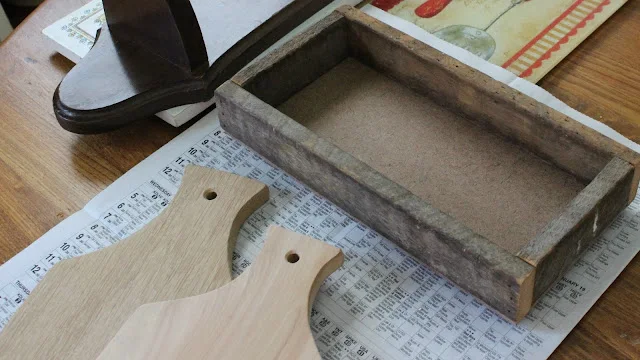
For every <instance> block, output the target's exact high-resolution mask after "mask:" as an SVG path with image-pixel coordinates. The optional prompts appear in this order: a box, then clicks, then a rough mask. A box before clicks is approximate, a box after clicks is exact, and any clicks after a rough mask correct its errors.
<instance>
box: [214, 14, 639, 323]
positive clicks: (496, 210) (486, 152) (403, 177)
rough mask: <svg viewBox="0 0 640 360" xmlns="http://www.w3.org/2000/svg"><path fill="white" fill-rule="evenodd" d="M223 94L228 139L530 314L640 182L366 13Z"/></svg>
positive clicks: (608, 147)
mask: <svg viewBox="0 0 640 360" xmlns="http://www.w3.org/2000/svg"><path fill="white" fill-rule="evenodd" d="M216 96H217V100H216V102H217V104H218V106H219V115H220V121H221V123H222V126H223V128H224V129H225V130H227V131H228V132H229V133H231V134H232V135H233V136H235V137H237V138H238V139H240V140H241V141H243V142H244V143H245V144H247V145H249V146H250V147H252V148H253V149H255V150H256V151H257V152H259V153H260V154H262V155H263V156H265V157H266V158H267V159H269V160H271V161H272V162H274V163H275V164H276V165H278V166H280V167H281V168H282V169H284V170H286V171H287V172H289V173H290V174H292V175H294V176H296V177H297V178H298V179H300V180H301V181H303V182H305V183H306V184H308V185H310V186H311V187H312V188H313V189H315V190H316V191H318V192H319V193H321V194H322V195H324V196H326V197H327V198H328V199H330V200H331V201H333V202H334V203H336V204H337V205H339V206H340V207H342V208H343V209H345V210H347V211H348V212H350V213H351V214H352V215H354V216H356V217H357V218H358V219H360V220H361V221H362V222H364V223H366V224H367V225H369V226H371V227H372V228H374V229H376V230H377V231H379V232H380V233H382V234H383V235H385V236H387V237H388V238H389V239H391V240H393V241H395V242H396V243H398V244H400V245H401V246H402V247H403V248H404V249H406V250H407V251H409V252H410V253H412V254H413V255H415V256H416V257H418V258H419V259H420V260H422V261H424V262H425V263H426V264H427V265H428V266H430V267H432V268H433V269H435V270H436V271H438V272H440V273H441V274H443V275H445V276H446V277H448V278H449V279H451V280H452V281H454V282H456V283H457V284H458V285H460V286H461V287H462V288H464V289H466V290H468V291H469V292H471V293H472V294H474V295H476V296H477V297H479V298H480V299H482V300H483V301H485V302H486V303H487V304H489V305H490V306H492V307H494V308H495V309H497V310H498V311H500V312H501V313H502V314H503V315H504V316H506V317H507V318H510V319H512V320H515V321H518V320H520V319H521V318H522V317H523V316H524V315H525V314H526V313H527V312H528V311H529V309H530V308H531V306H532V304H533V303H534V302H535V301H536V300H537V299H538V298H539V297H540V296H541V295H542V294H543V293H544V291H545V290H546V289H547V288H548V287H549V286H550V285H552V284H553V282H554V281H555V280H556V279H557V278H558V277H559V276H561V275H562V274H563V272H564V271H565V270H566V269H567V268H568V267H569V266H570V265H571V264H572V263H573V262H574V260H575V259H576V258H577V257H578V255H579V254H580V253H581V252H582V251H583V250H584V249H585V248H587V247H588V245H589V244H590V243H591V242H592V241H593V240H594V238H596V237H597V236H598V234H599V233H600V232H601V231H602V230H603V229H604V228H605V227H606V226H607V225H608V224H609V223H610V222H611V221H612V220H613V219H614V218H615V216H616V215H617V214H618V213H619V212H620V211H621V210H622V209H624V208H625V207H626V206H627V204H628V203H629V202H630V201H631V200H632V199H633V198H634V196H635V192H636V189H637V185H638V176H637V170H636V169H637V164H638V157H637V154H636V153H634V152H632V151H630V150H628V149H626V148H625V147H622V146H621V145H618V144H617V143H615V142H613V141H612V140H610V139H608V138H606V137H604V136H602V135H600V134H599V133H597V132H595V131H592V130H591V129H589V128H587V127H585V126H583V125H582V124H580V123H577V122H576V121H574V120H572V119H570V118H567V117H565V116H563V115H562V114H560V113H558V112H556V111H555V110H553V109H551V108H549V107H547V106H545V105H543V104H540V103H538V102H536V101H535V100H533V99H531V98H529V97H528V96H525V95H523V94H521V93H519V92H518V91H516V90H513V89H511V88H509V87H508V86H505V85H503V84H501V83H499V82H497V81H495V80H493V79H491V78H489V77H488V76H485V75H484V74H482V73H479V72H478V71H475V70H474V69H471V68H469V67H467V66H465V65H464V64H462V63H460V62H458V61H456V60H455V59H452V58H450V57H448V56H446V55H444V54H442V53H439V52H438V51H436V50H434V49H432V48H430V47H429V46H427V45H425V44H423V43H421V42H420V41H417V40H415V39H413V38H412V37H410V36H408V35H405V34H403V33H401V32H399V31H397V30H395V29H393V28H391V27H389V26H387V25H385V24H383V23H381V22H379V21H377V20H375V19H374V18H372V17H369V16H368V15H366V14H364V13H362V12H361V11H359V10H357V9H354V8H351V7H343V8H341V9H339V10H338V11H336V12H334V13H333V14H331V15H330V16H328V17H327V18H325V19H324V20H323V21H321V22H320V23H318V24H317V25H316V26H314V27H313V28H311V29H309V30H308V31H307V32H305V33H303V34H301V35H300V36H298V37H296V38H295V39H293V40H291V41H290V42H289V43H287V44H286V45H285V46H283V47H281V48H280V49H278V50H277V51H275V52H272V53H271V54H270V55H268V56H267V57H265V58H263V59H261V60H259V61H257V62H256V63H255V64H253V65H252V66H250V67H248V68H246V69H245V70H243V71H241V72H240V73H238V74H237V75H236V76H235V77H234V78H233V79H232V80H231V81H229V82H227V83H225V84H224V85H222V86H221V87H219V88H218V90H217V91H216Z"/></svg>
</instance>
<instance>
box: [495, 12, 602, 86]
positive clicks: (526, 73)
mask: <svg viewBox="0 0 640 360" xmlns="http://www.w3.org/2000/svg"><path fill="white" fill-rule="evenodd" d="M584 1H585V0H577V1H576V2H575V3H573V4H572V5H571V6H570V7H569V8H567V10H565V11H564V12H563V13H562V14H561V15H560V16H558V18H556V19H555V20H554V21H553V22H552V23H551V24H549V26H547V27H546V28H545V29H544V30H542V31H541V32H540V33H539V34H538V35H536V37H534V38H533V39H532V40H531V41H530V42H529V43H528V44H527V45H525V46H524V47H523V48H522V49H520V51H518V52H517V53H516V54H515V55H513V56H512V57H511V58H510V59H509V60H507V62H505V63H504V64H503V65H502V67H503V68H505V69H506V68H507V67H509V66H510V65H511V64H513V63H514V62H515V61H516V60H518V59H519V58H520V56H522V54H524V53H525V52H527V51H528V50H529V49H530V48H531V47H532V46H533V45H535V44H536V43H537V42H538V41H539V40H540V39H541V38H542V37H543V36H545V35H547V33H549V31H551V30H552V29H553V28H555V27H556V25H558V23H560V22H561V21H562V20H564V19H565V18H566V17H567V16H568V15H569V14H571V13H572V12H573V11H574V10H575V9H576V8H577V7H578V6H579V5H581V4H582V3H583V2H584ZM609 4H611V1H610V0H604V1H602V3H600V4H599V5H598V6H596V8H595V9H593V10H592V11H591V12H590V13H589V14H588V15H587V16H586V17H585V18H584V19H582V21H580V22H579V23H578V24H576V25H575V26H574V27H573V28H572V29H571V30H570V31H569V32H568V33H567V34H566V35H565V36H563V37H562V38H561V39H560V40H559V41H558V42H557V43H555V45H553V46H552V47H551V48H550V49H549V50H547V51H546V52H545V53H544V54H543V55H542V56H540V58H538V59H537V60H536V61H535V62H534V63H533V64H532V65H531V66H529V67H528V68H527V69H526V70H524V71H523V72H522V73H520V75H519V76H520V77H523V78H525V77H528V76H530V75H531V74H532V73H533V70H534V69H537V68H539V67H540V66H541V65H542V62H543V61H545V60H548V59H549V58H550V57H551V54H552V53H553V52H555V51H558V50H559V49H560V46H561V45H562V44H566V43H567V41H569V38H570V37H572V36H575V35H576V34H577V33H578V30H579V29H581V28H583V27H584V26H585V25H586V24H587V22H588V21H590V20H592V19H593V18H594V17H595V14H597V13H599V12H601V11H602V9H603V8H604V7H605V6H606V5H609Z"/></svg>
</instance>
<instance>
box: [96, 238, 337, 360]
mask: <svg viewBox="0 0 640 360" xmlns="http://www.w3.org/2000/svg"><path fill="white" fill-rule="evenodd" d="M342 262H343V255H342V251H340V249H338V248H335V247H333V246H330V245H328V244H326V243H324V242H321V241H318V240H314V239H311V238H309V237H307V236H304V235H301V234H297V233H295V232H293V231H290V230H286V229H283V228H280V227H275V226H272V227H270V228H269V230H268V233H267V240H266V242H265V245H264V249H263V250H262V252H261V253H260V255H258V257H257V259H256V261H255V262H254V263H253V265H251V267H250V268H249V269H248V270H247V271H245V272H244V273H242V275H240V276H239V277H238V278H237V279H235V280H234V281H232V282H231V283H229V284H227V285H226V286H223V287H221V288H220V289H218V290H214V291H211V292H209V293H206V294H203V295H198V296H193V297H190V298H186V299H179V300H172V301H164V302H158V303H155V304H147V305H143V306H141V307H140V308H138V310H136V311H135V313H134V314H133V315H132V316H131V318H129V320H128V321H127V322H126V323H125V325H124V326H123V327H122V329H120V331H119V332H118V334H117V335H116V336H115V338H114V339H113V340H111V342H110V343H109V346H108V347H107V348H105V350H104V351H103V352H102V354H101V355H100V357H99V358H98V359H99V360H116V359H117V360H121V359H128V360H134V359H135V360H143V359H157V360H163V359H166V360H169V359H171V360H174V359H183V360H195V359H216V360H231V359H237V360H246V359H261V360H270V359H320V354H319V353H318V349H317V348H316V345H315V342H314V340H313V337H312V336H311V330H310V328H309V312H310V310H311V304H312V303H313V299H314V298H315V295H316V293H317V291H318V288H319V287H320V285H321V284H322V282H323V281H324V279H325V278H326V277H327V276H329V274H331V273H332V272H334V271H335V270H336V269H337V268H339V267H340V266H341V265H342Z"/></svg>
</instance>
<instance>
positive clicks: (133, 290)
mask: <svg viewBox="0 0 640 360" xmlns="http://www.w3.org/2000/svg"><path fill="white" fill-rule="evenodd" d="M268 198H269V193H268V188H267V187H266V186H265V185H263V184H261V183H259V182H257V181H254V180H250V179H247V178H243V177H240V176H237V175H233V174H230V173H225V172H222V171H217V170H212V169H207V168H203V167H196V166H192V165H191V166H188V167H187V168H186V171H185V175H184V177H183V179H182V184H181V186H180V189H179V191H178V193H177V194H176V196H175V198H174V199H173V201H172V202H171V203H170V204H169V205H168V207H167V209H165V210H164V211H163V212H162V213H161V214H160V215H159V216H158V217H156V218H155V219H154V220H152V221H151V222H150V223H149V224H147V225H146V226H145V227H144V228H142V229H141V230H139V231H138V232H137V233H135V234H134V235H132V236H130V237H129V238H127V239H125V240H123V241H121V242H119V243H118V244H115V245H112V246H110V247H108V248H105V249H103V250H99V251H96V252H93V253H90V254H87V255H84V256H80V257H76V258H71V259H68V260H63V261H61V262H60V263H58V264H56V265H55V266H54V267H53V268H52V269H51V270H50V271H49V273H48V274H47V275H46V276H45V278H44V279H43V280H42V282H41V283H40V284H39V285H38V286H37V287H36V289H35V290H34V291H33V293H32V294H31V295H30V296H29V298H28V299H27V301H26V302H25V303H24V304H23V305H22V307H20V309H19V310H18V312H17V313H16V314H15V315H14V316H13V318H12V319H11V320H10V321H9V323H8V324H7V326H6V327H5V329H4V330H3V331H2V332H1V333H0V349H1V350H0V359H3V360H9V359H11V360H16V359H21V360H22V359H65V360H66V359H91V360H93V359H95V358H96V357H97V356H98V355H99V354H100V352H101V351H102V350H103V349H104V348H105V346H106V345H107V343H108V342H109V340H111V339H112V338H113V336H114V335H115V334H116V332H117V331H118V329H120V327H121V326H122V325H123V324H124V322H125V321H126V319H127V318H129V316H131V314H132V313H133V312H134V310H135V309H136V308H138V307H139V306H140V305H142V304H146V303H150V302H156V301H164V300H171V299H179V298H184V297H188V296H193V295H198V294H203V293H205V292H207V291H211V290H213V289H216V288H218V287H220V286H222V285H224V284H226V283H228V282H229V281H231V254H232V252H233V251H232V250H233V248H234V245H235V239H236V237H237V233H238V231H239V228H240V226H241V225H242V223H243V222H244V220H245V219H246V218H247V217H248V216H249V215H250V214H251V213H252V212H253V211H255V210H256V209H257V208H258V207H259V206H260V205H262V204H263V203H265V202H266V201H267V200H268Z"/></svg>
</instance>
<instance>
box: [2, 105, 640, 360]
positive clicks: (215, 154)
mask: <svg viewBox="0 0 640 360" xmlns="http://www.w3.org/2000/svg"><path fill="white" fill-rule="evenodd" d="M188 164H196V165H200V166H207V167H211V168H216V169H221V170H224V171H230V172H234V173H236V174H239V175H242V176H246V177H249V178H253V179H256V180H258V181H261V182H263V183H265V184H267V185H268V186H269V190H270V200H269V202H268V203H267V204H265V205H264V206H262V207H261V208H260V209H259V210H258V211H256V212H255V213H254V214H253V215H252V216H251V217H250V218H249V219H248V220H247V221H246V223H245V224H244V225H243V226H242V228H241V230H240V235H239V237H238V242H237V247H236V249H235V252H234V254H233V273H234V275H235V276H237V275H238V274H240V273H241V272H242V271H244V270H245V269H246V268H247V267H248V266H250V265H251V262H252V261H253V259H254V258H255V257H256V255H257V254H258V253H259V252H260V249H261V248H262V244H263V240H264V236H265V230H266V228H267V227H268V226H269V225H271V224H277V225H280V226H284V227H286V228H289V229H292V230H295V231H297V232H300V233H304V234H307V235H309V236H311V237H314V238H317V239H321V240H323V241H326V242H328V243H330V244H332V245H335V246H338V247H340V248H341V249H342V250H343V251H344V255H345V262H344V266H342V267H341V268H340V269H339V270H338V271H336V272H335V273H334V274H332V275H331V276H329V278H328V279H327V280H326V281H325V283H324V284H323V285H322V287H321V289H320V292H319V294H318V297H317V299H316V302H315V303H314V306H313V311H312V314H311V328H312V332H313V334H314V337H315V339H316V343H317V345H318V348H319V349H320V352H321V354H322V356H323V358H324V359H397V360H400V359H540V358H544V357H547V356H549V355H550V354H551V352H553V350H554V349H555V348H556V347H557V346H558V345H559V344H560V342H561V341H562V340H563V339H564V337H565V336H566V335H567V334H568V333H569V331H571V329H572V328H573V327H574V326H575V325H576V324H577V323H578V321H579V320H580V318H582V317H583V316H584V314H585V313H586V312H587V311H588V310H589V308H590V307H591V306H592V305H593V304H594V303H595V301H596V300H597V299H598V297H599V296H600V295H601V294H602V293H603V292H604V291H605V290H606V288H607V287H608V286H609V285H610V284H611V283H612V282H613V280H614V279H615V278H616V277H617V276H618V274H619V273H620V272H621V271H622V269H624V267H625V266H626V265H627V264H628V262H629V261H630V260H631V259H632V258H633V257H634V255H635V254H636V253H637V252H638V250H640V234H639V229H638V216H639V215H640V199H636V200H635V201H634V202H633V204H632V205H631V206H630V207H629V208H628V209H626V210H625V211H624V212H623V213H621V214H620V216H619V217H618V218H617V219H616V220H615V221H614V223H613V224H612V225H611V226H610V227H609V228H608V229H607V230H606V231H605V232H604V233H603V235H602V236H601V237H600V238H599V239H598V240H597V241H596V242H595V243H594V244H593V245H592V246H591V247H590V248H589V249H588V250H587V251H586V252H585V253H584V255H583V256H582V258H581V259H580V260H578V261H577V262H576V264H575V265H574V266H573V268H572V269H571V270H570V271H569V272H568V273H567V274H565V276H564V277H563V278H562V279H561V280H560V281H558V282H557V283H556V284H555V285H554V286H553V287H552V288H551V290H549V291H548V292H547V294H546V295H544V296H543V297H542V299H541V300H540V301H538V303H537V304H536V305H535V307H534V309H533V310H532V311H531V312H530V313H529V315H527V317H526V318H525V319H524V320H523V321H522V322H521V323H520V324H518V325H517V326H516V325H513V324H512V323H510V322H508V321H506V320H504V319H502V318H501V317H500V316H499V315H497V314H496V313H495V312H494V311H492V310H491V309H489V308H487V307H486V306H484V305H483V304H482V303H481V302H480V301H479V300H477V299H475V298H474V297H473V296H471V295H470V294H468V293H466V292H465V291H462V290H461V289H459V288H458V287H457V286H456V285H454V284H453V283H451V282H449V281H448V280H447V279H445V278H443V277H441V276H439V275H438V274H436V273H434V272H432V271H431V270H430V269H428V268H427V267H426V266H424V265H422V264H421V263H420V262H419V261H417V260H416V259H415V258H414V257H412V256H411V255H409V254H407V253H406V252H405V251H403V250H402V249H400V248H399V247H398V246H396V245H395V244H393V243H392V242H390V241H389V240H388V239H386V238H384V237H383V236H381V235H380V234H378V233H376V232H375V231H373V230H371V229H370V228H368V227H367V226H365V225H363V224H361V223H360V222H358V221H357V220H356V219H354V218H352V217H351V216H349V214H347V213H345V212H344V211H342V210H341V209H339V208H337V207H336V206H335V205H333V204H332V203H331V202H329V201H327V200H326V199H324V198H323V197H322V196H320V195H318V194H316V193H314V192H313V191H312V190H310V189H309V188H307V187H306V186H305V185H304V184H302V183H300V182H298V181H297V180H296V179H294V178H293V177H291V176H289V175H287V174H286V173H285V172H283V171H282V170H280V169H278V168H276V167H274V166H273V165H271V164H270V163H269V162H267V161H265V160H264V159H263V158H262V157H261V156H259V155H258V154H256V153H254V152H253V151H252V150H250V149H249V148H247V147H246V146H244V145H243V144H242V143H240V142H238V141H237V140H235V139H233V138H232V137H231V136H229V135H228V134H226V133H225V132H224V131H223V130H222V129H221V128H220V126H219V123H218V118H217V113H216V111H215V110H214V111H213V112H212V113H210V114H208V115H207V116H205V117H204V118H203V119H201V120H200V121H198V122H197V123H196V124H194V125H193V126H192V127H191V128H190V129H188V130H187V131H185V132H184V133H183V134H181V135H180V136H178V137H177V138H176V139H174V140H173V141H171V142H170V143H168V144H167V145H165V146H164V147H163V148H161V149H160V150H158V151H157V152H156V153H154V154H152V155H151V156H150V157H149V158H147V159H146V160H144V161H143V162H141V163H140V164H139V165H137V166H136V167H134V168H133V169H132V170H131V171H129V172H128V173H126V174H125V175H124V176H122V177H121V178H120V179H118V180H117V181H116V182H114V183H113V184H112V185H111V186H109V187H108V188H107V189H106V190H104V191H103V192H101V193H100V194H99V195H98V196H96V197H95V198H94V199H93V200H92V201H90V202H89V203H88V204H87V206H86V207H85V208H84V209H83V210H82V211H80V212H78V213H76V214H74V215H73V216H71V217H69V218H68V219H66V220H64V221H63V222H62V223H60V224H59V225H58V226H56V227H54V228H53V229H51V230H50V231H49V232H47V233H46V234H45V235H43V236H42V237H41V238H40V239H38V240H37V241H35V242H34V243H33V244H32V245H31V246H29V247H28V248H27V249H25V250H24V251H22V252H21V253H19V254H18V255H17V256H15V257H14V258H13V259H11V260H9V261H8V262H7V263H5V264H4V265H2V266H1V267H0V325H1V326H4V325H5V324H6V323H7V321H9V319H10V317H11V315H12V314H13V313H14V312H15V311H16V310H17V309H18V307H19V306H20V304H21V303H22V302H24V301H25V299H26V298H27V297H28V296H29V294H30V292H31V291H32V290H33V289H34V287H35V286H36V285H37V283H38V282H39V281H40V280H41V279H42V277H43V276H44V275H45V274H46V272H47V271H48V270H49V269H50V268H51V267H52V266H53V265H54V264H55V263H56V262H58V261H60V260H61V259H65V258H69V257H72V256H78V255H82V254H86V253H89V252H91V251H95V250H97V249H100V248H102V247H105V246H109V245H110V244H113V243H115V242H117V241H119V240H120V239H122V238H125V237H127V236H128V235H131V234H132V233H134V232H135V231H136V230H138V229H140V228H141V227H142V226H144V224H146V223H147V222H149V221H150V220H151V219H152V218H153V217H154V216H156V215H157V214H158V213H160V212H161V211H162V210H163V209H164V208H165V207H166V206H167V205H168V204H169V202H170V201H171V199H172V197H173V195H174V194H175V193H176V190H177V189H178V187H179V185H180V181H181V177H182V174H183V172H184V168H185V166H187V165H188ZM51 311H57V310H56V309H52V310H51Z"/></svg>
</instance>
